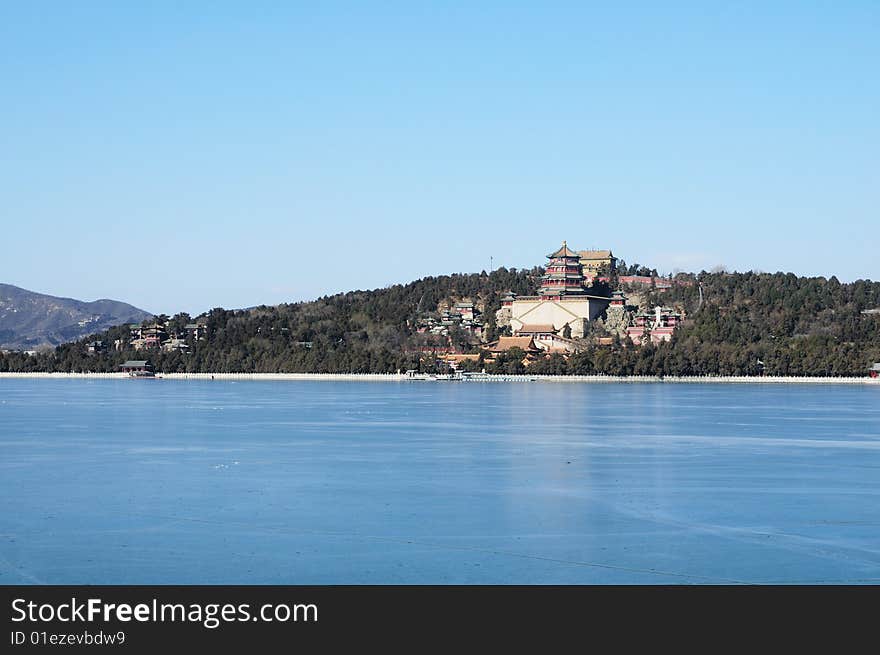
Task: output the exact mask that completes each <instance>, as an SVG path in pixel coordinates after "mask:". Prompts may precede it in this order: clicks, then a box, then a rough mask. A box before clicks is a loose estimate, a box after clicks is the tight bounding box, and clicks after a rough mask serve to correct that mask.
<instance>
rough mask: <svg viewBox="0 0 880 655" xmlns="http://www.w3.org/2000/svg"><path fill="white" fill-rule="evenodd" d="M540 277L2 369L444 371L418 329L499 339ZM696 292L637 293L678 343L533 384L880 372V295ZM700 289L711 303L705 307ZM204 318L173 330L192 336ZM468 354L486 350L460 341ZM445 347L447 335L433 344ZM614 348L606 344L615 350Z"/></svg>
mask: <svg viewBox="0 0 880 655" xmlns="http://www.w3.org/2000/svg"><path fill="white" fill-rule="evenodd" d="M541 272H542V271H541V269H538V268H536V269H532V270H530V271H517V270H506V269H499V270H496V271H493V272H492V273H491V274H490V275H487V274H485V273H483V274H469V275H465V274H461V275H451V276H441V277H429V278H425V279H422V280H419V281H416V282H412V283H410V284H406V285H395V286H392V287H389V288H385V289H378V290H374V291H356V292H350V293H345V294H339V295H335V296H329V297H325V298H321V299H319V300H315V301H312V302H305V303H295V304H283V305H278V306H275V307H256V308H253V309H250V310H239V311H228V310H223V309H214V310H212V311H210V312H208V313H207V314H205V315H203V316H201V317H199V320H200V321H201V322H204V323H205V325H206V333H207V336H206V337H205V338H204V339H202V340H195V339H190V340H189V341H188V343H189V345H190V349H191V352H189V353H184V352H179V351H175V352H168V353H166V352H156V351H151V352H150V353H149V355H145V354H143V351H142V352H140V353H136V352H134V351H121V352H117V351H113V350H111V351H110V352H107V353H102V354H95V355H89V354H87V352H86V346H85V344H86V341H90V340H92V339H94V338H97V339H101V340H103V341H105V342H107V343H111V344H112V343H113V341H114V340H116V339H122V340H124V342H125V343H127V340H128V339H129V330H128V328H126V327H117V328H112V329H110V330H108V331H105V332H103V333H101V334H99V335H95V336H93V337H90V338H89V339H84V340H83V341H81V342H77V343H72V344H65V345H62V346H59V347H58V348H56V349H55V351H54V353H47V354H40V355H37V356H26V355H22V354H17V353H7V354H5V355H2V356H0V370H14V371H15V370H17V371H26V370H49V371H81V370H91V371H115V370H118V365H119V364H120V363H121V362H122V361H124V360H126V359H140V358H143V357H148V358H149V360H150V361H151V363H152V364H154V366H155V368H156V370H157V371H166V372H174V371H179V372H185V371H189V372H195V371H205V372H235V371H240V372H395V371H397V370H405V369H407V368H419V367H422V368H424V367H426V366H431V365H433V362H431V361H430V360H425V358H424V357H422V358H421V361H420V356H419V348H420V347H424V346H425V345H426V344H429V343H430V339H429V338H428V337H427V336H426V335H423V334H417V333H416V326H417V324H418V321H419V318H420V317H423V316H426V315H432V314H433V315H435V316H436V315H438V314H437V310H438V305H439V304H440V303H441V302H443V301H446V302H454V301H456V300H459V299H462V298H469V299H472V300H474V301H475V302H476V303H477V304H478V305H479V306H481V307H482V308H483V309H484V310H485V311H484V319H485V320H486V322H487V330H486V331H487V334H486V338H489V339H491V338H493V337H494V336H495V335H496V334H497V330H496V328H495V326H494V312H495V310H496V309H498V307H499V306H500V299H501V297H502V295H503V293H504V292H506V291H508V290H513V291H514V292H515V293H518V294H530V293H534V289H535V287H536V283H537V279H538V276H539V275H540V274H541ZM680 279H683V280H687V281H689V282H692V284H690V285H680V286H679V285H674V286H673V287H672V288H671V289H669V290H667V291H647V292H642V293H641V294H638V296H637V294H633V297H639V299H640V301H641V304H642V308H641V309H647V308H649V307H651V306H653V305H654V304H663V305H671V306H674V307H676V308H677V309H680V310H682V311H683V312H684V314H685V316H686V320H685V321H684V324H683V325H682V327H680V328H679V329H678V330H677V331H676V333H675V336H674V338H673V340H672V342H670V343H662V344H660V345H658V346H651V345H647V346H640V347H636V346H634V345H633V344H631V343H628V342H626V341H624V342H621V341H620V339H619V338H616V337H615V339H614V340H613V343H612V344H610V345H608V344H607V343H605V344H602V345H600V344H599V339H598V337H601V336H603V335H601V334H598V333H594V334H591V335H589V336H590V338H588V339H586V340H584V342H583V350H582V352H579V353H577V354H575V355H572V356H571V357H570V358H568V359H567V360H566V359H564V358H562V357H561V356H554V357H551V358H549V359H544V360H539V361H536V362H534V363H533V364H531V365H530V366H529V369H528V370H529V372H534V373H582V374H592V373H606V374H610V375H631V374H656V375H704V374H707V375H758V374H760V373H762V372H763V373H764V374H765V375H816V376H829V375H833V376H838V375H864V374H865V373H866V369H867V367H868V365H869V364H870V363H871V362H874V361H880V313H874V312H871V311H870V310H872V309H876V308H880V283H878V282H870V281H857V282H853V283H847V284H843V283H840V282H838V281H837V280H836V279H835V278H833V277H832V278H831V279H825V278H805V277H797V276H795V275H793V274H783V273H775V274H766V273H705V272H704V273H700V274H697V275H682V276H680ZM701 288H702V296H703V300H702V302H701V300H700V289H701ZM193 320H195V319H193V318H191V317H189V316H187V315H185V314H180V315H177V316H175V317H173V318H171V319H170V320H169V321H168V324H169V325H170V326H171V327H178V328H182V327H183V325H185V324H186V323H189V322H191V321H193ZM450 336H451V337H452V342H453V344H454V345H456V347H458V348H460V349H462V350H467V349H471V350H476V346H475V344H468V343H467V341H468V339H467V338H465V336H464V335H462V334H459V333H456V332H453V333H452V334H451V335H450ZM436 339H439V337H435V340H436ZM606 341H607V340H606ZM493 367H494V370H504V371H510V372H515V371H518V370H521V368H520V367H521V363H520V362H519V361H518V360H517V361H514V359H513V358H512V359H510V360H505V358H504V357H501V358H499V360H498V361H497V362H496V363H495V364H492V365H490V366H489V367H487V368H488V369H489V370H493Z"/></svg>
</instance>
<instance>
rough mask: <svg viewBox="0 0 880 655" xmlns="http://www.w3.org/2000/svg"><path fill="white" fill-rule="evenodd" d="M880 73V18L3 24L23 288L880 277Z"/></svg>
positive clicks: (323, 17) (816, 14) (237, 302)
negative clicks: (597, 268)
mask: <svg viewBox="0 0 880 655" xmlns="http://www.w3.org/2000/svg"><path fill="white" fill-rule="evenodd" d="M184 5H185V6H184ZM878 69H880V3H877V2H806V1H805V2H772V3H768V2H736V3H724V4H723V6H722V5H721V3H705V2H670V3H657V2H643V3H641V2H639V3H636V2H616V3H605V6H600V5H598V4H595V5H594V4H593V3H585V2H572V3H553V2H541V3H537V2H521V3H518V2H504V3H502V2H463V3H454V2H443V3H440V2H437V3H419V2H400V3H379V2H371V3H333V2H322V3H309V4H306V3H289V2H278V3H259V2H249V3H232V2H229V3H222V2H212V3H195V2H193V3H180V2H149V3H118V2H107V3H91V2H78V3H58V2H36V1H35V2H27V3H24V2H16V3H12V2H0V80H2V85H0V147H2V153H3V156H2V157H0V241H2V248H0V252H2V255H0V281H2V282H7V283H11V284H16V285H19V286H23V287H26V288H29V289H33V290H36V291H42V292H45V293H51V294H55V295H64V296H72V297H76V298H81V299H84V300H93V299H95V298H99V297H110V298H117V299H120V300H125V301H127V302H131V303H133V304H135V305H138V306H140V307H143V308H144V309H147V310H149V311H153V312H166V313H173V312H176V311H180V310H185V311H190V312H192V313H197V312H201V311H204V310H206V309H208V308H210V307H214V306H224V307H243V306H250V305H255V304H260V303H267V304H272V303H277V302H285V301H293V300H301V299H309V298H313V297H316V296H320V295H322V294H326V293H334V292H337V291H345V290H350V289H358V288H361V289H363V288H375V287H381V286H385V285H388V284H392V283H398V282H407V281H410V280H412V279H416V278H418V277H422V276H425V275H436V274H442V273H448V272H458V271H460V272H470V271H479V270H481V269H487V268H488V267H489V258H490V256H491V257H493V258H494V263H495V265H496V266H498V265H504V266H508V267H510V266H516V267H529V266H532V265H536V264H541V263H543V261H544V259H543V258H544V255H545V254H546V253H548V252H550V251H552V250H553V249H555V247H557V246H558V244H559V242H560V241H561V240H562V239H567V240H568V242H569V244H570V245H573V246H575V247H578V248H588V247H603V248H612V249H613V250H614V252H615V254H617V255H618V256H620V257H623V258H624V259H626V260H627V261H629V262H634V261H638V262H641V263H646V264H650V265H652V266H656V267H657V268H659V269H660V270H661V271H664V272H670V271H674V270H677V269H683V270H700V269H710V268H712V267H714V266H716V265H725V266H727V267H728V268H729V269H737V270H748V269H756V270H764V271H776V270H785V271H794V272H797V273H800V274H807V275H827V276H830V275H832V274H836V275H837V276H838V277H839V278H840V279H841V280H853V279H857V278H873V279H877V278H878V277H880V271H878V261H880V260H878V257H877V253H878V250H880V237H878V233H880V230H878V207H880V202H878V201H880V120H878V117H880V75H878V72H877V71H878Z"/></svg>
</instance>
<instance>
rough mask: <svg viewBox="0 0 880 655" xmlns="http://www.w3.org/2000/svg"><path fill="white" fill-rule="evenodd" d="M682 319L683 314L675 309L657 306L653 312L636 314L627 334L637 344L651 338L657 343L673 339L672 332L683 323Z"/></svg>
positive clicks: (652, 341) (651, 340) (627, 329)
mask: <svg viewBox="0 0 880 655" xmlns="http://www.w3.org/2000/svg"><path fill="white" fill-rule="evenodd" d="M681 321H682V315H681V314H679V313H678V312H676V311H675V310H674V309H672V308H670V307H660V306H657V307H655V308H654V311H653V312H646V313H644V314H637V315H636V316H634V317H633V324H632V325H631V326H629V327H628V328H626V336H628V337H629V338H630V340H631V341H632V342H633V343H636V344H641V343H646V342H647V341H648V340H650V342H651V343H653V344H654V345H657V344H658V343H660V342H661V341H671V340H672V333H673V332H675V329H676V328H677V327H678V326H679V325H681Z"/></svg>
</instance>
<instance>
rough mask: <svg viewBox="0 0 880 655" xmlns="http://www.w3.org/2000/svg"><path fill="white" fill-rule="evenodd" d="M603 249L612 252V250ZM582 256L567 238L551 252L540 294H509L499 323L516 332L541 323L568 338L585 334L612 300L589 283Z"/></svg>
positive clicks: (604, 262)
mask: <svg viewBox="0 0 880 655" xmlns="http://www.w3.org/2000/svg"><path fill="white" fill-rule="evenodd" d="M585 252H587V251H585ZM592 252H595V251H592ZM599 252H606V253H607V254H608V256H610V255H611V252H610V251H599ZM582 255H583V253H578V252H575V251H573V250H571V249H570V248H569V247H568V244H567V243H566V242H564V241H563V242H562V247H561V248H559V250H557V251H555V252H552V253H550V254H549V255H547V258H548V259H549V260H550V261H549V262H548V263H547V267H546V272H545V273H544V275H543V277H542V278H541V286H540V287H539V288H538V292H537V294H536V295H534V296H516V295H515V294H513V293H510V294H508V295H507V296H505V297H504V298H503V299H502V303H501V305H502V306H501V309H500V310H499V311H498V313H497V315H496V323H497V324H498V325H500V326H504V325H509V326H510V328H511V330H512V331H513V333H514V334H518V333H520V332H521V331H523V330H524V329H526V328H527V326H534V325H541V326H550V327H552V330H553V332H557V333H559V334H561V335H562V336H563V337H566V338H580V337H583V336H584V335H585V334H586V333H587V324H588V323H589V322H590V321H593V320H595V319H597V318H598V317H599V316H601V315H602V313H603V312H604V311H605V309H606V308H607V307H608V305H609V304H610V303H611V297H610V296H608V295H605V294H604V293H600V292H599V291H598V290H596V289H595V288H594V287H592V286H588V284H589V282H588V280H587V277H586V276H585V275H584V264H583V263H582ZM602 265H605V266H607V265H609V262H608V260H607V259H605V260H603V264H602ZM597 266H598V265H597ZM596 270H598V269H596Z"/></svg>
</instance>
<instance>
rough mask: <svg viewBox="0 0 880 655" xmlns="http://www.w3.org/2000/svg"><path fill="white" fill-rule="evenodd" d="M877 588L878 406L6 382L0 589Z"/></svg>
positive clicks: (839, 401) (622, 389) (826, 393)
mask: <svg viewBox="0 0 880 655" xmlns="http://www.w3.org/2000/svg"><path fill="white" fill-rule="evenodd" d="M731 582H733V583H769V582H782V583H880V387H870V386H864V387H841V386H813V385H811V386H796V385H794V386H785V385H779V386H777V385H767V386H758V385H755V386H751V385H708V384H700V385H687V384H675V385H665V384H553V383H531V384H528V383H520V384H503V383H443V382H439V383H425V382H421V383H419V382H411V383H406V382H403V383H397V382H394V383H391V382H389V383H357V382H237V383H236V382H219V381H216V382H210V381H206V382H195V381H185V382H181V381H170V380H83V379H74V380H29V379H22V380H14V379H0V583H5V584H21V583H25V584H28V583H50V584H66V583H71V584H81V583H95V584H111V583H115V584H137V583H143V584H152V583H167V584H174V583H182V584H188V583H206V584H246V583H257V584H274V583H279V584H282V583H283V584H344V583H350V584H360V583H378V584H383V583H406V584H408V583H439V584H443V583H489V584H495V583H500V584H508V583H523V584H532V583H548V584H550V583H562V584H565V583H600V584H602V583H648V584H651V583H731Z"/></svg>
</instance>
